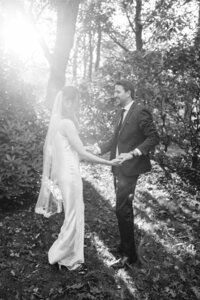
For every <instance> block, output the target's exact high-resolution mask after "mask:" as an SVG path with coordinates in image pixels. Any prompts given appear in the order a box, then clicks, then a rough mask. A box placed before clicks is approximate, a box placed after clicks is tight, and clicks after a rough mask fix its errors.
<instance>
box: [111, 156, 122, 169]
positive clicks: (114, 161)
mask: <svg viewBox="0 0 200 300" xmlns="http://www.w3.org/2000/svg"><path fill="white" fill-rule="evenodd" d="M121 164H122V160H121V158H119V156H118V157H116V158H115V159H112V160H111V161H110V165H111V166H113V167H117V166H120V165H121Z"/></svg>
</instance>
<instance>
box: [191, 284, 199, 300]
mask: <svg viewBox="0 0 200 300" xmlns="http://www.w3.org/2000/svg"><path fill="white" fill-rule="evenodd" d="M191 290H192V291H193V293H194V294H195V296H196V297H197V299H198V300H199V299H200V288H199V287H197V286H192V287H191Z"/></svg>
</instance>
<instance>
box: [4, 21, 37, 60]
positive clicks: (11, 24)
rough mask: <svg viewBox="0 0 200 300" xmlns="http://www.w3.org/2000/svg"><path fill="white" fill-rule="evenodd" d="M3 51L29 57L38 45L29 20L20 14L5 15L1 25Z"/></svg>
mask: <svg viewBox="0 0 200 300" xmlns="http://www.w3.org/2000/svg"><path fill="white" fill-rule="evenodd" d="M3 41H4V45H5V51H6V52H11V53H13V54H14V55H16V56H18V57H19V58H22V59H28V58H29V57H31V55H32V54H33V52H34V51H36V49H37V47H38V42H37V35H36V33H35V31H34V28H33V26H32V24H31V22H30V20H28V19H26V18H25V17H23V16H22V15H15V16H13V17H11V16H10V17H7V18H6V20H5V21H4V26H3Z"/></svg>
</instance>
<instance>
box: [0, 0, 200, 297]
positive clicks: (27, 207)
mask: <svg viewBox="0 0 200 300" xmlns="http://www.w3.org/2000/svg"><path fill="white" fill-rule="evenodd" d="M0 16H1V18H0V162H1V168H0V207H1V210H0V212H1V213H0V214H1V218H2V220H1V222H0V229H2V234H3V236H4V238H3V239H2V241H3V243H1V245H0V253H1V258H2V263H0V268H1V269H2V271H3V272H4V275H5V278H7V281H6V282H7V284H5V285H4V284H3V283H1V285H0V289H1V288H2V293H3V294H2V295H3V296H2V297H3V298H1V296H0V299H3V300H4V299H11V298H12V297H14V298H12V299H26V300H27V299H36V298H37V297H38V298H41V299H154V300H155V299H161V300H162V299H187V300H188V299H200V288H199V275H198V276H197V273H198V274H199V273H200V272H199V268H200V260H199V257H200V253H199V252H200V250H199V227H200V226H199V225H200V223H199V216H200V215H199V205H200V204H199V203H200V97H199V93H200V1H199V0H117V1H116V0H115V1H114V0H109V1H108V0H102V1H97V0H96V1H95V0H82V1H81V0H32V1H31V0H0ZM119 79H129V80H130V81H132V82H133V83H134V86H135V91H136V93H135V100H136V101H140V102H142V103H143V104H144V105H146V106H147V107H148V108H149V109H150V110H151V112H152V114H153V117H154V120H155V122H156V126H157V129H158V132H159V135H160V144H159V146H157V148H156V149H155V151H154V153H152V162H153V165H154V169H153V170H154V171H153V175H152V178H153V179H151V178H150V177H149V176H150V175H147V177H145V179H144V182H146V185H145V184H144V186H146V189H147V190H148V189H152V187H151V183H152V186H157V191H159V190H160V189H166V191H167V193H168V194H167V195H168V196H166V197H169V198H170V197H171V198H170V199H171V201H172V202H171V204H170V205H169V206H170V208H171V207H174V206H176V209H177V211H176V212H175V211H174V210H173V209H172V211H173V218H172V219H173V220H171V222H172V224H173V226H175V224H176V220H177V218H179V217H180V218H181V217H182V213H183V211H181V210H180V207H181V203H182V201H183V199H184V201H185V202H184V203H185V204H184V205H186V206H188V207H189V208H188V212H187V214H188V215H187V217H188V222H189V225H188V226H191V228H192V229H191V232H192V233H193V234H194V235H193V240H192V242H191V240H190V239H189V241H188V243H189V244H187V247H188V245H191V243H193V244H194V245H195V247H196V248H195V249H196V250H194V248H191V249H192V250H191V251H189V260H185V256H184V255H185V254H183V257H182V262H184V261H186V265H188V266H189V268H188V269H187V266H184V267H185V268H186V269H185V270H184V267H183V269H181V268H182V267H180V270H181V272H178V271H177V270H176V271H177V272H178V273H179V275H178V276H180V280H177V282H178V283H177V285H176V286H173V287H172V286H171V283H169V282H168V281H167V278H165V280H164V282H165V281H167V283H166V286H165V290H163V294H162V296H161V298H159V297H160V296H159V293H160V290H159V289H161V286H162V284H163V281H162V280H161V282H159V280H160V279H159V278H157V279H156V280H155V281H153V282H151V285H150V286H149V285H148V284H147V287H146V286H145V287H144V285H141V281H140V279H138V280H139V285H138V286H140V287H138V286H137V287H136V288H137V290H138V291H139V292H141V294H137V293H136V294H134V293H133V292H131V293H132V294H131V295H128V294H126V288H124V289H121V288H119V290H118V289H117V288H116V286H117V285H116V286H115V287H114V285H113V282H112V280H113V278H114V275H113V274H109V276H110V277H109V278H110V280H111V286H112V288H113V290H112V289H111V290H109V292H108V290H107V293H106V294H104V293H103V288H105V282H106V281H107V279H106V276H105V274H104V275H103V278H104V281H103V283H102V282H101V284H102V286H101V285H100V284H98V283H99V282H100V281H98V280H100V279H99V278H96V281H97V282H98V283H97V284H96V285H95V284H93V285H92V287H91V281H90V278H89V279H88V280H87V281H86V282H90V284H89V287H88V286H87V284H86V283H85V282H83V281H81V279H80V282H79V281H78V282H77V283H76V284H75V285H74V286H73V285H72V284H71V289H70V287H69V286H68V288H66V287H65V288H63V286H62V287H59V288H60V290H59V288H58V286H57V287H55V291H56V292H55V291H54V292H55V293H54V292H53V291H52V293H50V294H49V295H47V291H43V293H42V292H41V293H39V291H40V287H38V285H37V283H36V282H35V281H34V279H33V281H32V282H33V284H32V286H31V285H29V286H25V287H24V288H23V290H18V289H17V288H16V286H17V284H16V282H17V280H18V279H16V277H17V275H16V271H13V270H14V269H13V268H14V267H13V265H12V263H13V262H12V263H11V262H9V263H8V257H9V258H10V257H11V258H12V259H18V258H20V257H21V256H23V251H22V254H20V251H16V252H15V251H14V250H12V251H11V250H10V249H11V248H13V247H14V248H15V247H16V248H17V247H18V248H17V249H18V250H19V248H20V246H19V245H18V246H16V244H13V243H14V242H13V241H14V240H13V238H11V237H13V236H14V235H13V234H14V233H15V229H14V227H15V228H23V230H25V231H26V229H25V228H26V226H25V225H27V226H28V227H29V230H31V229H30V228H32V227H31V226H33V224H32V225H31V222H32V223H34V222H35V224H37V225H35V226H37V227H34V226H33V227H34V228H32V230H33V231H34V236H37V234H41V233H40V229H42V228H43V227H44V228H48V226H49V224H48V222H50V225H52V223H51V222H53V221H44V220H42V219H38V218H36V217H34V218H36V219H32V215H33V211H32V210H33V205H34V203H35V202H36V199H37V195H38V192H39V187H40V179H41V172H42V151H43V144H44V138H45V134H46V130H47V124H48V120H49V113H50V111H51V107H52V104H53V101H54V99H55V95H56V93H57V92H58V91H59V89H61V88H62V87H63V85H64V84H70V85H76V86H77V87H78V88H79V90H80V96H81V110H80V116H79V118H80V125H81V129H80V136H81V138H82V140H83V141H84V144H85V145H88V144H93V143H95V142H97V141H101V140H107V139H108V138H109V136H110V134H111V132H112V129H113V120H114V116H115V111H116V105H115V99H114V97H113V95H114V84H115V82H116V81H117V80H119ZM95 168H96V167H94V169H93V168H92V167H88V166H87V165H83V174H85V175H83V177H84V176H85V177H84V179H85V196H86V198H87V199H86V201H88V199H90V198H91V197H92V196H91V195H93V196H94V195H95V196H94V197H95V199H100V198H101V197H100V194H98V193H97V189H96V188H95V182H96V181H97V186H98V185H100V186H101V185H103V187H102V189H103V190H105V189H106V188H107V183H106V181H109V182H110V181H112V179H111V177H110V173H109V172H108V170H107V169H106V168H105V169H104V168H103V169H102V168H96V169H95ZM94 170H96V175H95V171H94ZM158 170H159V171H158ZM102 174H103V175H102ZM92 176H93V177H92ZM104 177H105V178H104ZM91 178H92V179H91ZM155 178H157V179H155ZM100 179H101V180H100ZM90 181H91V182H90ZM174 191H176V193H178V194H179V196H177V194H176V195H175V194H173V193H174ZM146 192H147V191H145V190H144V189H142V182H141V191H140V188H139V192H138V199H140V193H142V194H144V193H146ZM87 193H89V194H87ZM103 193H104V192H103ZM107 193H108V194H110V195H111V196H110V197H111V198H112V197H113V191H112V188H111V187H109V192H107ZM184 193H186V194H184ZM88 195H89V196H88ZM157 195H158V198H159V197H160V196H159V192H158V194H157ZM177 197H179V198H177ZM102 199H103V198H102ZM102 199H101V201H103V200H102ZM147 199H148V197H147ZM150 200H152V199H149V201H150ZM99 201H100V200H99ZM101 201H100V202H99V203H101ZM141 201H142V200H141ZM152 201H153V200H152ZM97 202H98V201H97ZM150 202H151V201H150ZM175 203H176V205H175ZM143 204H144V203H143ZM91 205H92V204H90V203H89V204H88V211H90V212H91V214H93V213H94V214H96V213H97V212H96V210H98V205H100V204H96V208H95V207H93V206H91ZM93 205H94V204H93ZM102 205H103V204H102ZM140 205H142V204H140ZM146 205H147V203H146V204H145V207H144V209H147V207H146ZM159 205H160V203H159ZM162 205H163V204H162ZM162 205H161V206H162ZM191 205H193V206H194V207H193V209H192V208H191ZM100 206H101V205H100ZM111 206H112V205H111ZM147 206H148V205H147ZM155 207H156V208H155V211H157V210H158V211H157V213H158V214H160V215H159V216H160V217H161V219H162V218H163V219H167V218H169V217H170V218H171V217H172V213H171V212H170V209H169V207H168V208H167V211H166V210H165V209H166V207H165V209H164V210H163V207H162V208H161V207H157V206H155ZM109 209H110V208H108V210H109ZM140 209H141V208H140ZM181 209H182V208H181ZM18 210H19V214H24V215H23V217H22V215H15V213H16V211H18ZM141 210H142V209H141ZM26 211H27V214H26V213H24V212H26ZM184 212H185V211H184ZM105 214H106V212H105ZM194 215H195V216H194ZM20 216H21V217H20ZM154 217H155V218H156V215H155V216H154ZM6 218H7V219H6ZM21 218H22V219H23V218H24V219H25V221H24V222H25V223H23V222H22V223H20V222H21ZM102 218H103V216H102ZM94 219H95V218H94ZM186 219H187V218H186ZM57 221H58V223H59V222H60V221H59V219H57ZM91 222H93V221H91ZM98 222H99V223H98ZM106 222H108V220H106V219H105V220H104V219H100V220H98V221H97V223H95V224H96V225H95V224H94V223H92V225H93V226H94V228H95V230H97V231H98V230H102V228H103V226H104V225H103V224H104V223H106ZM184 222H185V221H183V220H181V219H180V224H181V223H184ZM12 223H13V225H12ZM18 223H19V224H18ZM29 223H30V224H29ZM158 223H159V221H158ZM4 224H5V225H6V226H4ZM20 224H21V225H20ZM28 224H29V225H28ZM159 224H161V223H159ZM180 224H179V226H180ZM12 226H14V227H12ZM52 226H54V227H55V224H54V225H52ZM57 226H58V225H57ZM95 226H96V227H95ZM173 226H172V227H173ZM138 227H139V226H138ZM56 228H57V230H58V228H59V226H58V227H56ZM177 228H179V227H176V229H175V231H176V230H177ZM140 230H141V228H139V229H138V241H139V242H141V241H145V243H147V242H146V234H144V233H143V234H142V233H141V231H140ZM179 230H180V228H179ZM182 230H183V231H184V232H183V236H184V235H185V229H184V228H182ZM9 231H10V232H11V233H10V234H9ZM25 231H24V232H25ZM86 231H87V235H88V239H89V237H91V236H90V234H91V230H90V229H89V228H88V227H87V230H86ZM147 231H148V230H147ZM20 232H21V229H20ZM29 232H30V231H29ZM52 234H53V233H52ZM178 234H179V231H178ZM7 235H8V239H7V238H6V236H7ZM26 235H28V233H25V236H26ZM49 236H51V235H49ZM141 236H142V238H143V239H141ZM190 238H191V236H190ZM94 240H95V238H93V242H94V243H95V241H94ZM18 242H19V241H18ZM21 242H22V240H20V242H19V244H20V243H21ZM154 242H155V240H154ZM41 243H42V241H41ZM88 243H89V242H88ZM47 244H48V242H47ZM147 244H148V243H147ZM149 244H150V247H151V249H154V246H155V245H154V244H153V239H152V236H151V238H149ZM176 244H177V243H176ZM43 246H44V248H45V247H46V244H45V245H43ZM6 247H7V248H6ZM10 247H11V248H10ZM41 247H42V246H41ZM36 248H37V245H36ZM158 248H159V247H158ZM33 249H34V247H33ZM25 250H26V251H27V253H26V252H25V254H27V255H28V256H29V257H30V255H31V257H32V258H34V257H35V255H36V254H34V253H33V251H32V248H28V249H25ZM9 251H11V253H10V252H9ZM13 251H14V252H13ZM30 251H32V252H30ZM154 251H157V250H155V249H154ZM177 251H178V250H177ZM180 251H182V250H180ZM186 252H187V251H186ZM13 253H14V254H13ZM16 253H17V254H19V256H17V254H16ZM30 253H32V254H33V255H32V254H30ZM179 254H180V253H179ZM156 255H158V253H157V252H156ZM181 255H182V254H181ZM164 256H165V255H164ZM164 256H163V257H164ZM187 258H188V257H187ZM42 262H43V263H44V264H47V262H45V261H42ZM92 264H93V265H95V260H94V261H92ZM160 264H161V261H160ZM172 264H174V262H173V263H172ZM181 266H182V265H181ZM151 267H152V266H151ZM165 267H166V268H164V269H165V272H166V273H167V274H170V272H172V271H170V270H171V269H170V268H171V267H172V266H169V265H168V267H169V269H167V266H165ZM16 268H17V267H16ZM24 268H25V267H24ZM100 268H101V267H100ZM189 269H190V270H189ZM10 270H11V271H10ZM180 270H179V271H180ZM191 270H192V271H191ZM197 271H198V272H197ZM10 272H11V275H12V278H10V277H9V275H8V274H10ZM12 272H13V273H12ZM20 272H21V273H20ZM20 272H19V273H20V274H21V275H23V272H25V271H24V270H22V271H20ZM31 272H33V270H32V269H31V270H27V274H28V273H30V274H32V273H31ZM168 272H169V273H168ZM184 272H185V273H184ZM190 272H191V273H190ZM105 273H106V271H105ZM144 273H145V272H144ZM180 274H182V275H180ZM190 274H192V275H191V277H190ZM89 275H91V274H89ZM151 275H152V274H150V275H148V276H147V277H148V278H147V280H146V281H147V282H150V278H152V276H151ZM154 275H155V274H154ZM27 276H28V275H27ZM49 276H50V275H49ZM63 276H64V275H63ZM91 276H92V275H91ZM93 276H94V274H93ZM174 276H175V274H174ZM19 277H20V276H19ZM22 277H23V276H22ZM13 278H14V279H13ZM52 278H53V273H52V277H51V276H50V277H49V280H50V281H51V279H52ZM155 278H156V277H155ZM175 278H177V277H176V276H175ZM12 280H14V282H15V284H14V283H13V282H12ZM20 280H21V279H20ZM60 280H61V281H62V280H63V277H62V276H61V279H60ZM70 280H71V282H74V280H77V279H74V278H71V279H70ZM78 280H79V279H78ZM181 280H182V281H181ZM185 282H187V284H188V286H187V289H186V290H184V289H183V287H180V286H179V285H180V284H182V285H183V286H184V284H185ZM115 283H116V282H115ZM164 284H165V283H164ZM10 285H11V287H13V289H14V290H13V289H12V288H11V290H10V289H9V286H10ZM58 285H59V284H58ZM95 288H96V290H95ZM115 289H117V290H118V292H117V291H116V293H115V292H114V290H115ZM146 289H147V290H146ZM122 290H123V291H124V292H123V293H122ZM181 290H182V293H181V292H180V293H179V292H178V291H181ZM59 291H60V294H59ZM92 291H93V292H92ZM119 291H121V294H120V292H119ZM129 292H130V291H129ZM139 292H138V293H139ZM70 293H71V294H70ZM66 294H67V295H68V294H69V295H71V296H68V298H66ZM59 295H60V296H59ZM86 295H87V296H86ZM133 295H134V296H133ZM59 297H60V298H59ZM62 297H63V298H62ZM84 297H85V298H84ZM92 297H93V298H92ZM109 297H110V298H109ZM132 297H135V298H132ZM145 297H146V298H145Z"/></svg>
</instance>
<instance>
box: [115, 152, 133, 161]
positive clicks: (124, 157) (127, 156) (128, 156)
mask: <svg viewBox="0 0 200 300" xmlns="http://www.w3.org/2000/svg"><path fill="white" fill-rule="evenodd" d="M117 158H119V159H120V160H121V163H123V162H125V161H126V160H130V159H132V158H133V155H132V154H131V153H129V152H128V153H121V154H120V155H119V156H118V157H117Z"/></svg>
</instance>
